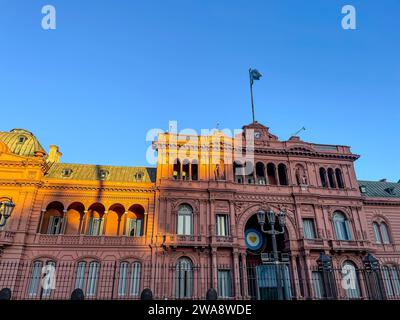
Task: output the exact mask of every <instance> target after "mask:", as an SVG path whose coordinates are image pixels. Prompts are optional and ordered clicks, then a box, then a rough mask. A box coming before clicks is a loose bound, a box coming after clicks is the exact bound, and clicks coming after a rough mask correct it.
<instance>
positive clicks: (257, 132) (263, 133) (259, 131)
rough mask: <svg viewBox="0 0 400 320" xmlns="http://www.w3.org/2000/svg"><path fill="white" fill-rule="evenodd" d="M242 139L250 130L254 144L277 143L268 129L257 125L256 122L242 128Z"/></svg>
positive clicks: (259, 124)
mask: <svg viewBox="0 0 400 320" xmlns="http://www.w3.org/2000/svg"><path fill="white" fill-rule="evenodd" d="M242 129H243V137H244V138H246V133H247V132H248V130H251V131H252V132H251V134H252V135H253V137H254V143H255V144H257V142H258V143H260V142H264V141H278V137H277V136H275V135H273V134H272V133H270V132H269V128H268V127H266V126H264V125H262V124H261V123H258V122H257V121H255V122H253V123H250V124H248V125H246V126H243V127H242Z"/></svg>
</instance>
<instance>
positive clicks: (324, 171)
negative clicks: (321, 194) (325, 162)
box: [319, 168, 328, 188]
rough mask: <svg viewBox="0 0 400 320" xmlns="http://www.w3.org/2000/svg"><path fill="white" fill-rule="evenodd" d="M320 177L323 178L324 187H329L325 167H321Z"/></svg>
mask: <svg viewBox="0 0 400 320" xmlns="http://www.w3.org/2000/svg"><path fill="white" fill-rule="evenodd" d="M319 177H320V179H321V185H322V187H323V188H328V181H327V180H326V170H325V168H319Z"/></svg>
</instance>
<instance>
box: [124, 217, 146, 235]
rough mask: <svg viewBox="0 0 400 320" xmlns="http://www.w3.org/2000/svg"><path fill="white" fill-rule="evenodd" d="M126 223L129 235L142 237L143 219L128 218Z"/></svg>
mask: <svg viewBox="0 0 400 320" xmlns="http://www.w3.org/2000/svg"><path fill="white" fill-rule="evenodd" d="M126 225H127V235H128V236H130V237H141V236H142V235H143V219H136V218H128V219H127V221H126Z"/></svg>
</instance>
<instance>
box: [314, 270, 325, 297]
mask: <svg viewBox="0 0 400 320" xmlns="http://www.w3.org/2000/svg"><path fill="white" fill-rule="evenodd" d="M311 277H312V278H311V280H312V286H313V288H314V297H315V298H316V299H322V298H323V297H324V296H325V287H324V281H323V277H322V273H321V272H320V271H313V272H312V273H311Z"/></svg>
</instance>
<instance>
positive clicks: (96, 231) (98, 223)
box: [88, 218, 103, 236]
mask: <svg viewBox="0 0 400 320" xmlns="http://www.w3.org/2000/svg"><path fill="white" fill-rule="evenodd" d="M102 233H103V219H102V218H89V226H88V235H90V236H99V235H101V234H102Z"/></svg>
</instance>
